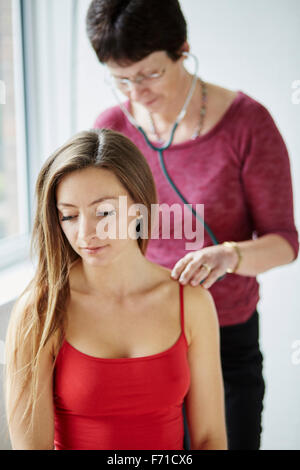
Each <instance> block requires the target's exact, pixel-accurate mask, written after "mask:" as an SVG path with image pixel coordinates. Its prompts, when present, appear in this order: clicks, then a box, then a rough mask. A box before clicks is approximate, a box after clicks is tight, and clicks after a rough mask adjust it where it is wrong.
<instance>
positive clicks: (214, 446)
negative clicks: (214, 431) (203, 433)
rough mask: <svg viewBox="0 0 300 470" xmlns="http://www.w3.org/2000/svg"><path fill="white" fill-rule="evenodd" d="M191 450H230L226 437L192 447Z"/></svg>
mask: <svg viewBox="0 0 300 470" xmlns="http://www.w3.org/2000/svg"><path fill="white" fill-rule="evenodd" d="M191 450H228V447H227V439H226V437H225V436H224V437H219V438H217V437H216V438H210V439H206V440H205V441H203V442H201V443H200V444H198V445H195V446H192V445H191Z"/></svg>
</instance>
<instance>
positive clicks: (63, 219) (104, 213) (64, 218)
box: [60, 211, 115, 222]
mask: <svg viewBox="0 0 300 470" xmlns="http://www.w3.org/2000/svg"><path fill="white" fill-rule="evenodd" d="M113 212H115V211H105V212H98V213H97V214H96V215H97V217H107V216H108V215H111V214H113ZM76 217H77V215H66V216H63V217H62V218H61V219H60V220H61V222H65V221H67V220H73V219H75V218H76Z"/></svg>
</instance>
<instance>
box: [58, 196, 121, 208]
mask: <svg viewBox="0 0 300 470" xmlns="http://www.w3.org/2000/svg"><path fill="white" fill-rule="evenodd" d="M106 199H118V198H117V197H116V196H103V197H100V198H99V199H96V200H95V201H93V202H91V203H90V204H89V205H88V207H91V206H93V205H94V204H96V203H97V202H101V201H105V200H106ZM56 206H57V207H59V206H65V207H76V206H74V205H73V204H69V203H68V202H59V203H58V204H56Z"/></svg>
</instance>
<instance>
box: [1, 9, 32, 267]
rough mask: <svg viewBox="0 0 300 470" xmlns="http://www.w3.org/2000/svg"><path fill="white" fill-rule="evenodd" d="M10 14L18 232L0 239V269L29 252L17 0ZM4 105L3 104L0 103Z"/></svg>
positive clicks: (22, 78)
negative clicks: (11, 21) (12, 38)
mask: <svg viewBox="0 0 300 470" xmlns="http://www.w3.org/2000/svg"><path fill="white" fill-rule="evenodd" d="M12 18H13V24H12V27H13V37H14V40H13V60H14V92H15V110H16V141H17V142H16V148H17V154H16V159H17V162H16V163H17V164H16V168H17V187H18V214H19V226H20V231H19V234H18V235H14V236H10V237H7V238H4V239H3V240H0V270H1V271H2V270H3V269H4V268H7V267H11V266H12V265H13V264H15V263H17V262H20V261H24V260H25V259H27V258H28V254H29V249H28V248H29V238H30V235H29V226H30V218H29V214H30V210H29V191H28V159H27V143H26V122H25V86H24V85H25V82H24V67H23V64H24V62H23V34H22V25H21V10H20V1H19V0H13V1H12ZM1 106H5V105H1Z"/></svg>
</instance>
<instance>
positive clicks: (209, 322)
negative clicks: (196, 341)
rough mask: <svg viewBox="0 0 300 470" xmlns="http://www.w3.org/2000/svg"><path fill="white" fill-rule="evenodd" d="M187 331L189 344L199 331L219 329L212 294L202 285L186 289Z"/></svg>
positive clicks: (186, 287)
mask: <svg viewBox="0 0 300 470" xmlns="http://www.w3.org/2000/svg"><path fill="white" fill-rule="evenodd" d="M184 313H185V330H186V337H187V340H188V344H189V345H190V344H191V343H192V341H193V338H194V337H195V335H197V333H199V331H202V332H203V334H205V331H207V329H208V328H218V317H217V311H216V307H215V303H214V300H213V297H212V295H211V293H210V292H209V291H208V290H207V289H204V287H202V286H201V285H199V286H197V287H192V286H190V285H189V284H187V285H186V286H185V287H184Z"/></svg>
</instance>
